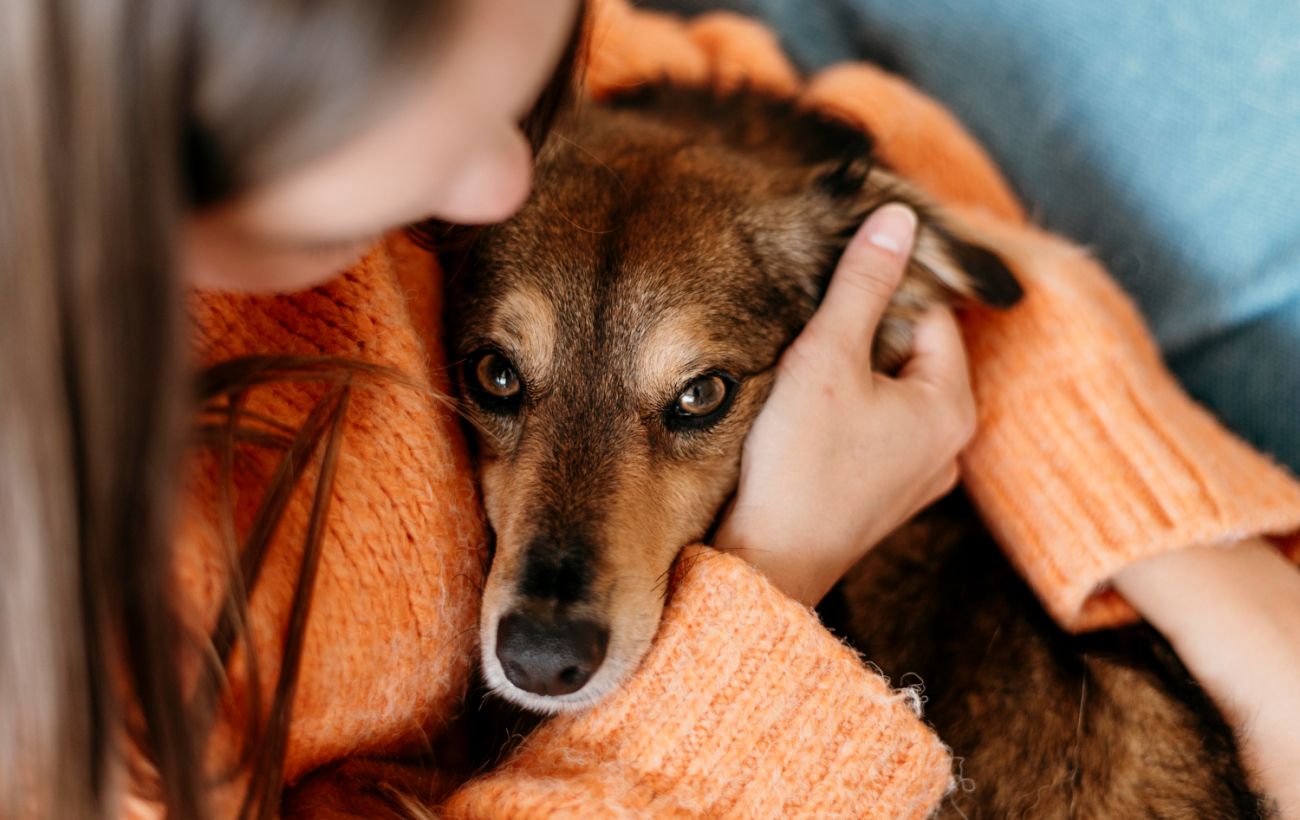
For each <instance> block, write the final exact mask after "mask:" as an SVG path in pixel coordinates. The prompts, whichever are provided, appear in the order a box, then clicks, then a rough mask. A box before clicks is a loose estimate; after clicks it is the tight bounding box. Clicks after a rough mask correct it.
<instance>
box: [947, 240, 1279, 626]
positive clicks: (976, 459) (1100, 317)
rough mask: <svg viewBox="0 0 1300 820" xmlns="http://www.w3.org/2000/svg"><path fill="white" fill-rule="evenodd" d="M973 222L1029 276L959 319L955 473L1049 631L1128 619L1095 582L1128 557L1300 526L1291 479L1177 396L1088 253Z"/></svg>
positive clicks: (1128, 309) (1119, 295)
mask: <svg viewBox="0 0 1300 820" xmlns="http://www.w3.org/2000/svg"><path fill="white" fill-rule="evenodd" d="M974 219H976V221H978V217H974ZM981 229H982V230H983V231H985V235H986V236H987V237H989V238H991V239H992V240H993V246H994V247H996V248H997V249H998V250H999V252H1002V253H1003V254H1004V256H1006V258H1007V260H1008V262H1010V263H1011V265H1012V267H1013V269H1015V270H1016V271H1017V272H1018V273H1020V274H1021V275H1022V278H1025V279H1026V282H1027V284H1028V285H1029V286H1028V287H1026V292H1027V294H1028V295H1027V297H1026V300H1025V303H1023V304H1021V305H1020V306H1018V307H1016V308H1015V309H1013V310H1012V311H1010V312H1007V313H1001V314H994V313H992V312H985V311H980V312H978V313H975V314H972V315H971V316H970V317H969V320H968V322H967V323H966V331H967V339H968V343H969V347H970V352H971V359H972V370H973V377H974V380H975V389H976V397H977V403H978V405H979V408H980V422H979V432H978V433H977V435H976V439H975V441H974V442H973V443H972V445H971V447H970V448H969V449H968V451H967V453H966V455H965V457H964V463H963V467H964V473H963V475H964V478H965V482H966V487H967V489H968V491H969V492H970V494H971V496H972V498H973V499H974V500H975V502H976V505H977V506H978V507H979V509H980V511H981V514H982V515H983V516H984V518H985V520H986V522H987V523H988V525H989V527H990V529H991V530H992V531H993V534H994V535H995V536H996V537H997V538H998V540H999V541H1000V543H1001V544H1002V545H1003V547H1004V548H1005V549H1006V551H1007V553H1008V555H1009V557H1010V559H1011V560H1012V562H1013V563H1014V564H1015V565H1016V566H1017V568H1018V569H1019V570H1020V572H1021V573H1022V574H1023V575H1024V576H1025V578H1026V579H1027V580H1028V581H1029V583H1030V584H1031V585H1032V586H1033V587H1034V589H1035V590H1036V591H1037V592H1038V594H1039V596H1040V597H1041V598H1042V600H1043V602H1044V604H1045V605H1046V607H1047V609H1048V610H1049V611H1050V612H1051V614H1052V615H1053V616H1054V617H1055V618H1056V619H1057V620H1058V621H1059V622H1060V623H1061V624H1062V625H1063V626H1065V627H1066V628H1068V629H1071V630H1075V631H1083V630H1088V629H1097V628H1102V627H1108V626H1115V625H1118V624H1122V623H1126V622H1128V621H1131V620H1134V619H1136V617H1137V616H1136V613H1135V612H1134V611H1133V610H1132V609H1131V608H1130V607H1129V606H1128V605H1127V604H1126V603H1125V602H1124V601H1123V600H1122V599H1121V598H1120V597H1119V596H1118V595H1116V594H1114V593H1112V592H1110V591H1109V590H1108V588H1107V586H1106V584H1107V582H1108V581H1109V579H1110V578H1112V577H1113V576H1114V575H1115V573H1116V572H1118V571H1119V570H1120V569H1122V568H1123V567H1125V566H1127V565H1128V564H1130V563H1132V562H1134V561H1137V560H1140V559H1142V558H1145V557H1148V556H1152V555H1156V554H1159V553H1163V552H1168V551H1171V550H1176V549H1181V548H1184V547H1189V546H1196V545H1206V546H1208V545H1215V544H1221V545H1229V544H1232V543H1234V542H1237V541H1240V540H1242V539H1244V538H1248V537H1253V536H1288V535H1291V534H1294V533H1296V532H1297V531H1300V484H1297V482H1296V481H1295V480H1294V479H1293V478H1292V477H1291V476H1289V475H1288V474H1287V473H1286V472H1285V471H1284V470H1283V469H1282V468H1280V467H1279V466H1277V465H1276V464H1274V463H1272V462H1271V461H1270V460H1269V459H1268V458H1266V457H1265V456H1263V455H1261V454H1260V453H1258V452H1256V451H1255V450H1254V449H1252V448H1251V447H1250V446H1248V445H1247V444H1245V443H1244V442H1242V441H1241V440H1240V439H1238V438H1236V437H1235V436H1234V435H1232V434H1231V433H1229V432H1228V431H1227V430H1226V429H1224V428H1223V427H1222V426H1221V425H1220V424H1219V423H1218V422H1217V421H1216V420H1215V419H1214V417H1213V416H1211V415H1210V414H1209V413H1208V412H1207V411H1205V410H1204V409H1203V408H1201V407H1200V406H1198V405H1197V404H1196V403H1195V402H1193V401H1192V400H1191V399H1190V398H1189V397H1188V396H1187V395H1186V394H1185V393H1184V392H1183V391H1182V389H1181V388H1180V387H1179V385H1178V384H1177V383H1176V382H1175V381H1174V379H1173V377H1172V376H1171V375H1170V374H1169V373H1168V371H1167V370H1166V369H1165V368H1164V365H1163V364H1162V363H1161V361H1160V359H1159V355H1158V353H1157V352H1156V349H1155V347H1154V344H1153V343H1152V341H1151V340H1150V338H1149V336H1148V335H1147V333H1146V330H1145V327H1144V325H1143V323H1142V320H1141V317H1140V316H1139V315H1138V313H1137V311H1136V309H1135V308H1134V307H1133V305H1132V303H1131V302H1130V301H1129V300H1128V298H1127V297H1126V296H1125V295H1124V294H1123V292H1122V291H1121V290H1120V289H1119V288H1118V286H1116V285H1115V284H1114V283H1113V282H1112V281H1111V280H1110V279H1109V278H1108V277H1107V276H1106V274H1105V273H1104V272H1103V271H1102V270H1101V268H1100V267H1099V266H1098V265H1097V264H1096V263H1095V262H1093V261H1092V260H1091V259H1090V258H1088V257H1087V256H1086V255H1085V254H1084V253H1083V252H1082V251H1080V250H1078V249H1077V248H1074V247H1073V246H1070V245H1068V244H1067V243H1065V242H1064V241H1062V240H1059V239H1056V238H1054V237H1050V236H1048V235H1046V234H1042V233H1039V232H1036V231H1031V230H1026V229H1023V228H1014V229H1013V228H1005V227H1002V228H999V227H996V226H995V225H993V224H992V223H991V222H985V223H984V224H982V226H981ZM1031 275H1032V280H1030V278H1029V277H1030V276H1031ZM1292 545H1294V542H1292Z"/></svg>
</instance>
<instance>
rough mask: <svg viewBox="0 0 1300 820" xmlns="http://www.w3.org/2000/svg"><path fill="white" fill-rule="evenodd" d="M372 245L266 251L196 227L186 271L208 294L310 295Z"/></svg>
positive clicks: (188, 237)
mask: <svg viewBox="0 0 1300 820" xmlns="http://www.w3.org/2000/svg"><path fill="white" fill-rule="evenodd" d="M372 244H373V243H371V242H368V241H366V242H355V243H349V244H347V245H339V246H337V247H330V248H327V249H325V248H323V249H319V250H316V249H307V248H303V249H283V250H280V249H275V250H272V249H265V248H259V247H256V246H253V245H250V244H249V243H246V242H239V241H235V240H232V239H230V238H229V237H225V236H222V235H220V234H219V233H215V232H208V231H204V230H203V228H202V227H194V228H191V229H187V230H186V231H185V232H184V238H183V241H182V246H181V267H182V271H183V274H184V276H185V278H186V282H187V284H189V285H191V286H193V287H196V288H200V289H204V290H224V291H238V292H243V293H288V292H293V291H301V290H307V289H308V288H312V287H315V286H317V285H320V284H324V283H325V282H327V281H329V280H330V279H333V278H334V277H335V276H338V275H339V274H340V273H342V272H343V271H345V270H347V269H348V268H350V267H352V266H353V265H355V264H356V263H357V262H358V261H359V260H360V259H361V257H362V256H363V255H364V254H365V253H366V251H367V250H368V249H369V248H370V247H371V245H372Z"/></svg>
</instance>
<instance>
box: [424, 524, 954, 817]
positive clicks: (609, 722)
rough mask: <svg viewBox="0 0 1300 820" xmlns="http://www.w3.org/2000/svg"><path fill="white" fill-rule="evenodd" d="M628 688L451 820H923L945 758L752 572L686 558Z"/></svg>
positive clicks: (476, 791)
mask: <svg viewBox="0 0 1300 820" xmlns="http://www.w3.org/2000/svg"><path fill="white" fill-rule="evenodd" d="M675 576H676V578H675V581H674V592H673V595H672V598H671V600H670V601H669V603H668V606H667V608H666V610H665V613H664V618H663V622H662V624H661V626H660V631H659V635H658V637H657V638H656V641H655V644H654V646H653V648H652V649H651V651H650V653H649V654H648V655H647V656H646V658H645V659H644V661H643V663H642V665H641V667H640V669H639V670H638V671H637V673H636V674H635V675H634V676H633V678H632V679H631V680H630V681H629V682H628V683H627V685H626V686H624V687H623V688H622V689H620V690H619V691H618V692H616V693H614V694H613V695H611V696H610V697H609V698H608V699H606V700H604V701H602V702H601V703H600V704H598V705H597V706H596V707H594V708H592V709H590V710H588V711H586V712H583V713H578V714H572V715H564V716H561V717H557V718H555V719H553V720H552V721H550V722H549V723H547V724H546V725H544V726H543V727H541V728H540V729H539V730H537V731H536V732H534V733H533V734H532V735H530V736H529V738H528V739H527V740H526V741H525V743H524V744H523V746H522V747H521V748H520V749H519V750H518V751H517V752H516V754H515V755H514V756H513V757H512V758H511V759H510V760H508V761H507V762H505V763H504V764H503V765H501V766H499V767H498V768H496V769H494V770H493V771H492V772H490V773H488V774H486V775H484V776H482V777H480V778H478V779H476V780H473V781H471V782H470V783H468V784H467V785H466V786H464V787H463V788H462V789H461V790H460V791H459V792H458V793H457V794H456V795H454V796H453V798H452V799H451V801H450V802H449V804H448V805H447V806H446V807H445V808H446V811H447V814H448V815H450V816H455V817H501V816H508V817H542V816H545V817H574V816H600V817H644V816H659V815H664V814H672V815H682V814H687V815H694V816H713V817H717V816H757V815H765V816H845V817H848V816H852V817H868V816H871V817H876V816H878V817H891V818H892V817H923V816H926V815H927V814H929V813H930V811H931V810H932V809H933V807H934V806H936V805H937V804H938V801H939V800H940V799H941V798H942V796H943V795H944V794H945V792H946V791H947V790H948V789H949V788H950V785H951V783H952V777H951V762H950V759H949V756H948V752H947V749H946V748H945V747H944V746H943V745H942V744H941V743H940V742H939V740H938V739H937V738H936V737H935V736H934V735H933V734H932V733H931V732H930V731H929V730H928V729H927V728H926V727H925V726H924V725H923V724H922V723H921V721H920V720H919V719H918V717H917V715H916V713H915V712H914V711H913V707H912V701H913V700H914V699H911V698H909V697H908V696H907V693H905V692H904V693H899V692H893V691H891V690H890V689H889V687H888V685H887V684H886V682H885V680H884V679H882V678H881V677H880V676H879V675H877V674H875V673H874V672H872V671H870V670H869V669H867V667H865V666H864V665H863V664H862V662H861V661H860V660H859V659H858V657H857V656H856V655H855V654H854V653H853V652H852V651H851V650H850V649H848V648H847V647H846V646H844V645H843V644H841V643H840V642H839V641H838V640H836V639H835V638H834V637H833V636H832V635H831V634H830V633H828V632H827V631H826V630H825V629H823V628H822V627H821V625H820V624H819V623H818V621H817V619H816V618H815V617H814V616H813V615H812V614H810V613H809V612H808V611H807V610H806V609H804V608H803V607H801V606H799V605H798V604H796V603H794V602H793V601H791V600H790V599H789V598H787V597H786V596H784V595H782V594H781V593H780V592H779V591H778V590H777V589H776V588H775V587H773V586H771V585H770V584H769V583H768V582H767V581H766V580H765V579H764V578H763V576H762V575H761V574H760V573H758V572H757V571H756V570H754V569H752V568H751V567H750V566H749V565H748V564H745V563H744V562H743V561H741V560H739V559H737V558H734V557H732V556H728V555H724V554H721V553H718V552H714V551H712V550H708V549H706V548H701V547H697V548H692V549H690V550H688V551H687V553H686V554H684V556H683V559H682V560H681V561H679V563H678V565H677V569H676V570H675Z"/></svg>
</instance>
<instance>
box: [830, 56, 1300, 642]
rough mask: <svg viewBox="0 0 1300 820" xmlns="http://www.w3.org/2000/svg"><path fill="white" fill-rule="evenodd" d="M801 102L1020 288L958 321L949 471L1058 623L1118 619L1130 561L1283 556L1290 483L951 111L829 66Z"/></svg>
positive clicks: (1123, 616) (1294, 545) (1127, 615)
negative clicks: (1007, 304)
mask: <svg viewBox="0 0 1300 820" xmlns="http://www.w3.org/2000/svg"><path fill="white" fill-rule="evenodd" d="M805 96H806V99H807V100H808V101H809V102H810V103H812V104H814V105H820V106H824V107H826V108H830V109H834V110H836V111H838V112H839V113H840V114H841V115H843V116H847V117H849V118H850V119H853V120H855V121H857V122H859V123H861V124H862V125H864V126H865V127H866V128H868V129H869V130H871V131H872V132H873V133H874V134H876V135H877V141H878V149H879V151H880V153H881V154H882V156H883V158H884V159H885V161H886V162H888V163H889V164H890V165H892V166H893V167H894V168H896V169H897V170H898V171H899V172H901V173H902V174H904V175H906V176H908V177H909V178H912V179H914V180H915V181H916V182H917V183H918V184H920V185H921V186H922V187H923V188H925V189H926V190H928V191H929V193H930V194H931V195H933V196H935V197H936V198H938V199H939V200H940V201H942V202H944V203H945V204H946V205H947V206H948V207H949V209H950V210H951V211H953V212H954V215H955V216H957V217H958V218H960V219H961V220H962V221H963V222H965V223H966V225H967V226H968V227H969V228H971V229H973V231H974V232H975V234H977V235H978V236H979V237H980V239H981V241H982V242H984V243H985V244H987V245H988V246H989V247H990V248H992V249H993V250H995V251H996V252H997V253H999V255H1001V256H1002V257H1003V258H1004V259H1005V260H1006V261H1007V262H1008V264H1009V265H1010V266H1011V268H1012V269H1013V270H1014V271H1015V272H1016V274H1017V276H1018V277H1019V278H1020V279H1021V281H1022V283H1023V284H1024V286H1025V293H1026V297H1025V299H1024V301H1023V302H1022V303H1021V304H1020V305H1018V306H1017V307H1016V308H1014V309H1012V310H1010V311H1005V312H993V311H984V310H973V311H971V312H970V313H969V315H968V316H967V317H966V319H965V321H964V330H965V336H966V341H967V344H968V347H969V351H970V359H971V367H972V378H973V381H974V386H975V392H976V399H977V404H978V406H979V424H978V431H979V432H978V433H977V434H976V438H975V440H974V442H973V443H972V445H971V447H970V448H969V450H968V451H967V453H966V455H965V457H964V459H963V479H964V482H965V486H966V488H967V490H968V491H969V492H970V494H971V496H972V498H973V499H974V500H975V502H976V504H977V506H978V507H979V509H980V512H981V514H982V515H983V516H984V518H985V520H986V521H987V523H988V524H989V526H990V529H991V530H992V531H993V533H994V535H995V536H996V537H997V538H998V540H999V542H1000V543H1001V544H1002V546H1003V548H1004V549H1005V550H1006V551H1007V553H1008V555H1009V557H1010V559H1011V560H1012V562H1013V563H1014V564H1015V565H1016V566H1017V568H1018V569H1019V570H1020V572H1021V574H1023V575H1024V576H1025V578H1026V579H1028V581H1029V582H1030V584H1032V585H1033V587H1034V589H1035V590H1036V591H1037V592H1038V594H1039V596H1040V598H1041V599H1042V600H1043V602H1044V604H1045V606H1046V607H1047V609H1048V610H1049V611H1050V612H1051V613H1052V615H1053V616H1054V617H1055V618H1056V619H1057V620H1058V621H1059V622H1060V623H1061V624H1062V625H1064V626H1065V627H1066V628H1069V629H1072V630H1076V631H1082V630H1087V629H1096V628H1102V627H1107V626H1115V625H1119V624H1122V623H1126V622H1129V621H1132V620H1134V619H1135V618H1136V617H1137V616H1136V613H1135V612H1134V611H1133V610H1132V608H1131V607H1129V606H1128V605H1127V604H1126V603H1125V602H1124V601H1123V600H1122V599H1121V598H1120V597H1119V596H1118V595H1117V594H1115V593H1114V592H1113V591H1111V590H1109V589H1108V587H1107V582H1108V580H1109V579H1110V578H1112V577H1113V576H1114V575H1115V573H1116V572H1118V571H1119V570H1120V569H1122V568H1123V567H1125V566H1126V565H1128V564H1130V563H1132V562H1134V561H1137V560H1140V559H1142V558H1145V557H1148V556H1152V555H1156V554H1159V553H1163V552H1168V551H1172V550H1177V549H1180V548H1184V547H1189V546H1194V545H1207V546H1208V545H1230V544H1232V543H1235V542H1237V541H1240V540H1242V539H1244V538H1247V537H1253V536H1271V537H1274V538H1275V540H1276V541H1277V543H1278V545H1279V546H1280V547H1282V548H1283V549H1284V550H1286V551H1287V552H1288V554H1290V555H1291V556H1292V557H1296V556H1297V554H1298V553H1300V538H1297V537H1296V533H1297V532H1298V531H1300V484H1297V482H1296V481H1295V480H1294V479H1293V478H1292V477H1291V476H1290V475H1288V474H1287V473H1286V471H1285V470H1283V469H1282V468H1281V467H1279V466H1277V465H1275V464H1274V463H1272V462H1271V461H1270V460H1269V459H1267V458H1265V457H1264V456H1263V455H1261V454H1259V453H1257V452H1256V451H1254V450H1253V449H1251V448H1250V447H1249V446H1248V445H1247V444H1245V443H1244V442H1242V441H1241V440H1240V439H1238V438H1236V437H1235V436H1234V435H1232V434H1231V433H1230V432H1228V431H1227V430H1226V429H1224V428H1223V427H1222V426H1221V425H1220V424H1219V423H1218V422H1217V421H1216V420H1215V419H1214V418H1213V417H1212V416H1211V415H1210V414H1209V413H1208V412H1206V411H1205V410H1204V409H1203V408H1201V407H1199V406H1198V405H1197V404H1196V403H1195V402H1193V401H1192V400H1191V399H1190V398H1189V397H1188V396H1187V395H1186V394H1185V393H1184V392H1183V391H1182V390H1181V388H1180V387H1179V386H1178V384H1177V383H1176V381H1175V380H1174V379H1173V377H1172V376H1171V375H1170V373H1169V372H1168V371H1167V370H1166V368H1165V366H1164V364H1163V363H1162V361H1161V359H1160V355H1159V352H1158V350H1157V349H1156V347H1155V344H1154V343H1153V341H1152V339H1151V338H1150V335H1149V334H1148V332H1147V330H1146V327H1145V325H1144V323H1143V321H1142V318H1141V316H1140V315H1139V313H1138V312H1137V310H1136V308H1135V307H1134V305H1133V304H1132V302H1131V301H1130V300H1129V299H1128V298H1127V296H1126V295H1125V294H1124V293H1123V292H1122V291H1121V290H1120V288H1119V287H1118V286H1117V285H1116V284H1115V283H1114V282H1113V281H1112V280H1111V279H1110V277H1109V276H1108V275H1107V274H1106V272H1105V271H1104V270H1103V269H1102V268H1101V267H1100V266H1099V265H1098V264H1097V263H1096V262H1095V261H1094V260H1092V259H1091V258H1090V257H1089V256H1088V255H1087V254H1086V253H1085V252H1084V251H1083V250H1082V249H1080V248H1078V247H1075V246H1073V245H1071V244H1070V243H1068V242H1066V241H1064V240H1062V239H1060V238H1058V237H1054V236H1052V235H1050V234H1047V233H1045V232H1042V231H1039V230H1036V229H1034V228H1032V227H1031V226H1029V225H1028V224H1027V223H1026V222H1025V219H1024V217H1023V214H1022V212H1021V210H1020V208H1019V206H1018V205H1017V204H1016V202H1015V200H1014V198H1013V197H1012V195H1011V193H1010V190H1009V188H1008V187H1007V185H1006V183H1005V182H1004V181H1003V180H1002V178H1001V176H1000V174H998V172H997V170H996V169H995V168H994V167H993V165H992V163H991V162H990V161H989V159H988V157H987V155H985V154H984V152H983V151H982V149H980V148H979V146H978V145H977V144H976V143H975V142H974V140H973V139H971V137H970V136H969V135H968V134H966V132H965V131H964V130H963V129H962V127H961V126H960V125H959V124H958V123H957V122H956V120H955V119H953V118H952V117H951V115H949V114H948V113H947V112H946V111H944V110H943V109H942V107H940V106H939V105H938V104H937V103H935V102H934V101H933V100H930V99H928V98H926V97H924V96H923V95H922V94H921V93H920V92H918V91H916V90H914V89H912V88H911V87H910V86H907V85H906V84H905V83H903V82H902V81H901V80H899V79H898V78H896V77H892V76H890V75H888V74H886V73H885V72H883V71H881V70H879V69H876V68H873V67H870V66H841V67H838V68H834V69H831V70H829V71H827V72H825V73H824V74H822V75H820V76H819V77H817V78H815V79H814V80H813V82H812V83H811V85H810V87H809V89H808V90H807V92H806V94H805Z"/></svg>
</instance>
